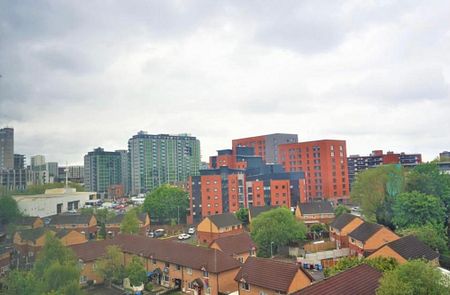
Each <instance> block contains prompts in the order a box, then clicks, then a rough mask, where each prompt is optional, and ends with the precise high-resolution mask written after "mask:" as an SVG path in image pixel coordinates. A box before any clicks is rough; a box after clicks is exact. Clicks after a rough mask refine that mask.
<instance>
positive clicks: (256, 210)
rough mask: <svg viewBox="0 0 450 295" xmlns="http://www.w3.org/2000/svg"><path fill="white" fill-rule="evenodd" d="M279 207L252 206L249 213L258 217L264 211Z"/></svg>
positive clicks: (253, 216)
mask: <svg viewBox="0 0 450 295" xmlns="http://www.w3.org/2000/svg"><path fill="white" fill-rule="evenodd" d="M275 208H277V207H271V206H258V207H250V208H249V209H248V210H249V213H250V216H251V217H252V219H253V218H255V217H257V216H258V215H259V214H261V213H263V212H267V211H270V210H272V209H275Z"/></svg>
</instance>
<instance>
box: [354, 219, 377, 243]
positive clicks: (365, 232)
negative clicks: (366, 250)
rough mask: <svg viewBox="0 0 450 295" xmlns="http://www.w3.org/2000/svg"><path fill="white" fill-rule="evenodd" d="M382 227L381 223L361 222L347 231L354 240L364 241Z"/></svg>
mask: <svg viewBox="0 0 450 295" xmlns="http://www.w3.org/2000/svg"><path fill="white" fill-rule="evenodd" d="M382 228H383V226H382V225H379V224H376V223H370V222H363V223H362V224H361V225H360V226H358V227H357V228H355V229H354V230H353V231H352V232H351V233H349V234H348V236H349V237H351V238H353V239H355V240H358V241H361V242H365V241H367V240H368V239H369V238H370V237H372V236H373V235H374V234H376V233H377V232H378V231H379V230H380V229H382Z"/></svg>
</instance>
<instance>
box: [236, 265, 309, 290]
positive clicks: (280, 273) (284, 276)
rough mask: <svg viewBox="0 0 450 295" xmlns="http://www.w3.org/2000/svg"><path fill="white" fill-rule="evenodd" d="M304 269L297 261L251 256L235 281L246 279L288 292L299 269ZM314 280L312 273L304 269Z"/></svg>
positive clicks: (259, 285)
mask: <svg viewBox="0 0 450 295" xmlns="http://www.w3.org/2000/svg"><path fill="white" fill-rule="evenodd" d="M299 269H300V270H301V271H303V269H301V268H299V266H298V265H297V264H295V263H290V262H284V261H278V260H273V259H266V258H256V257H249V258H247V260H246V261H245V263H244V264H243V265H242V268H241V270H240V271H239V273H238V274H237V275H236V277H235V281H238V282H240V281H245V282H246V283H248V284H250V285H255V286H258V287H262V288H267V289H270V290H275V291H279V292H287V291H288V290H289V286H290V285H291V283H292V280H293V279H294V277H295V275H296V274H297V271H298V270H299ZM303 272H304V273H305V274H306V275H307V276H308V277H309V278H310V279H311V281H312V278H311V277H310V275H309V274H308V273H307V272H305V271H303Z"/></svg>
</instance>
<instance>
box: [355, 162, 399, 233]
mask: <svg viewBox="0 0 450 295" xmlns="http://www.w3.org/2000/svg"><path fill="white" fill-rule="evenodd" d="M404 191H405V173H404V170H403V168H402V167H401V166H400V165H382V166H379V167H377V168H373V169H368V170H366V171H363V172H362V173H359V174H358V175H357V176H356V180H355V182H354V183H353V186H352V191H351V198H352V200H353V201H355V202H356V203H358V204H359V205H360V206H361V209H362V213H363V215H364V216H365V217H366V218H367V219H368V220H370V221H373V222H378V223H382V224H384V225H387V226H390V227H392V223H391V218H392V209H391V208H392V203H393V200H394V198H395V196H396V195H397V194H399V193H402V192H404Z"/></svg>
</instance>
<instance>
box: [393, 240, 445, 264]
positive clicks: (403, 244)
mask: <svg viewBox="0 0 450 295" xmlns="http://www.w3.org/2000/svg"><path fill="white" fill-rule="evenodd" d="M385 246H389V248H391V249H392V250H394V251H395V252H397V253H398V254H399V255H400V256H402V257H403V258H405V259H406V260H409V259H421V258H424V259H427V260H433V259H436V258H438V257H439V253H437V252H435V251H433V249H431V248H430V247H428V245H426V244H424V243H423V242H422V241H420V240H419V239H417V238H416V237H414V236H406V237H403V238H400V239H398V240H396V241H392V242H390V243H388V244H386V245H385Z"/></svg>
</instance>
